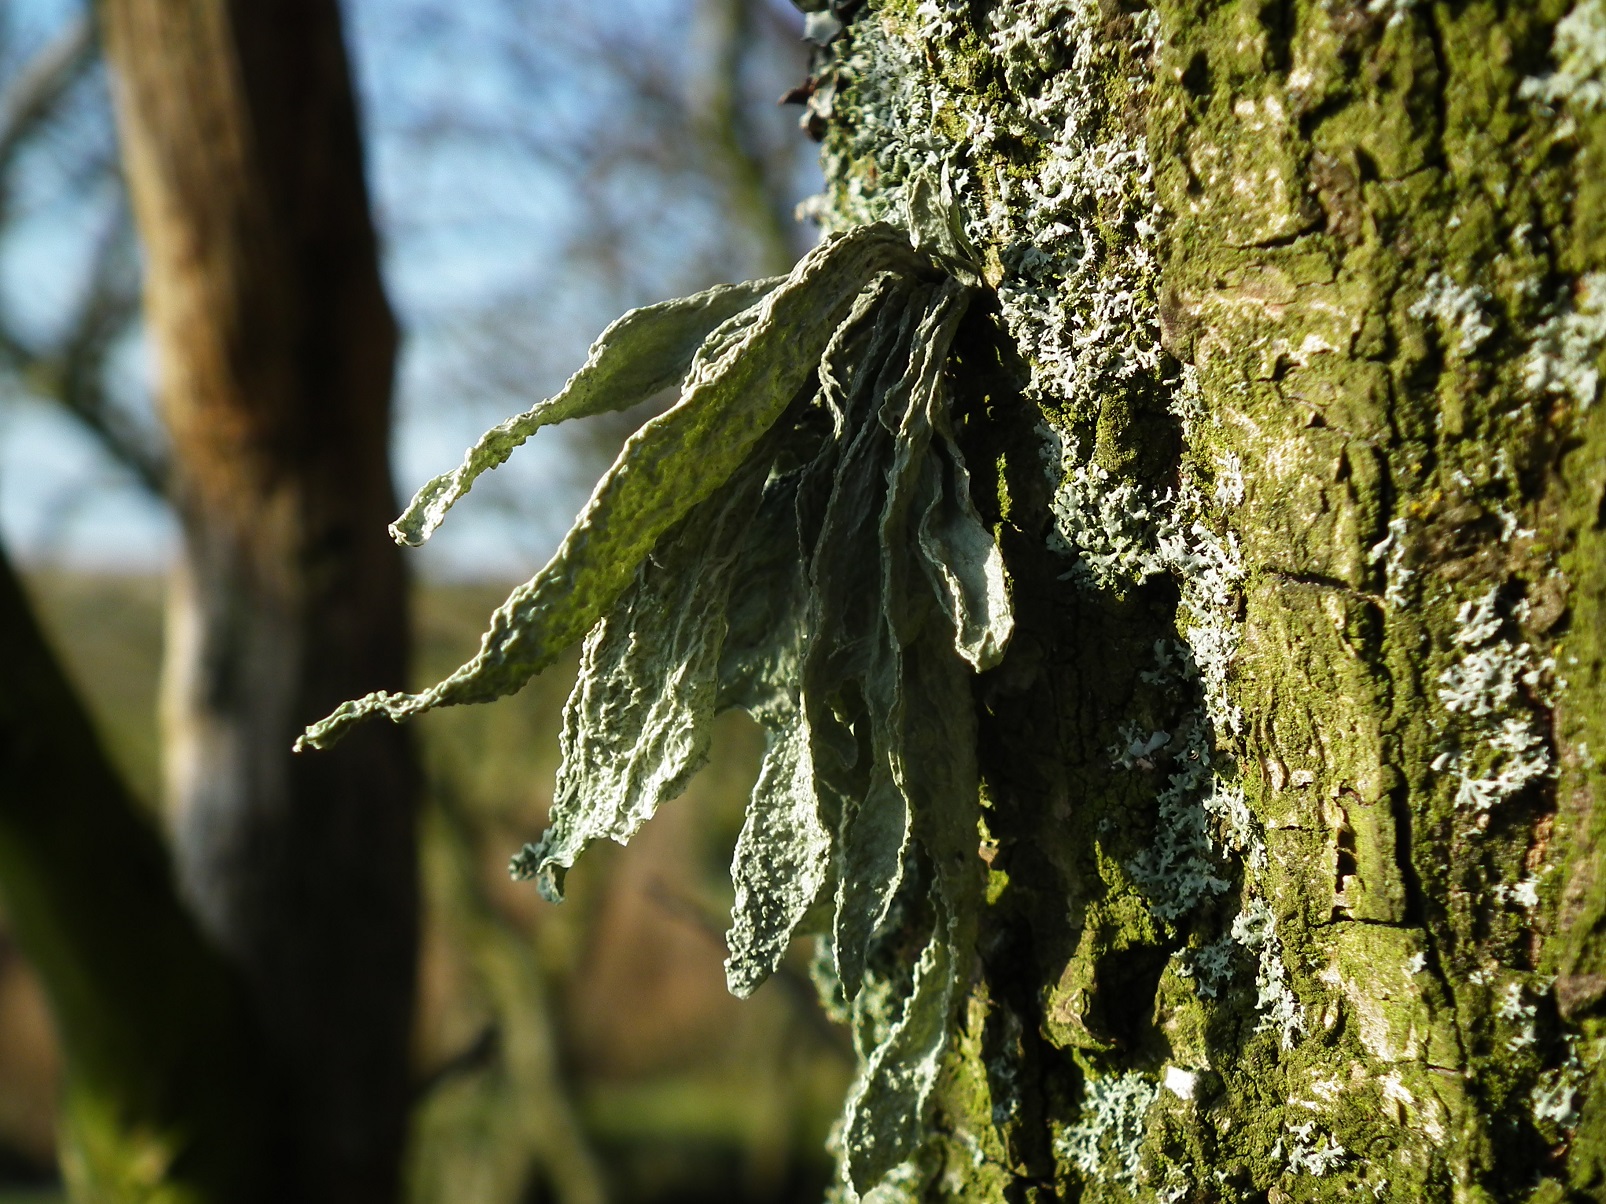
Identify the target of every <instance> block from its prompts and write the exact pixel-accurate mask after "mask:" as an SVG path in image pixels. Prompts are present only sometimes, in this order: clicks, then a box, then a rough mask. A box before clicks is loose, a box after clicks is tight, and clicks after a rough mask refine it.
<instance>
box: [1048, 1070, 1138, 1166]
mask: <svg viewBox="0 0 1606 1204" xmlns="http://www.w3.org/2000/svg"><path fill="white" fill-rule="evenodd" d="M1159 1096H1160V1088H1159V1087H1158V1086H1157V1085H1156V1084H1155V1083H1153V1082H1151V1081H1150V1080H1149V1079H1148V1078H1146V1077H1145V1076H1143V1075H1141V1074H1138V1073H1137V1072H1135V1071H1134V1072H1132V1073H1129V1074H1118V1075H1105V1076H1104V1077H1102V1078H1096V1079H1090V1080H1088V1082H1087V1084H1086V1086H1085V1087H1084V1088H1083V1090H1082V1114H1081V1118H1080V1119H1079V1120H1078V1121H1077V1123H1076V1124H1074V1125H1072V1126H1070V1127H1069V1128H1067V1129H1065V1130H1064V1132H1062V1133H1061V1134H1060V1135H1059V1137H1058V1138H1056V1139H1055V1142H1054V1151H1055V1153H1057V1154H1058V1155H1059V1156H1060V1157H1061V1158H1064V1159H1066V1160H1067V1161H1069V1162H1070V1163H1071V1164H1072V1165H1073V1166H1075V1167H1076V1169H1077V1170H1078V1171H1080V1172H1081V1173H1082V1174H1083V1175H1085V1176H1087V1177H1088V1178H1090V1179H1096V1178H1102V1177H1104V1176H1109V1177H1110V1178H1113V1179H1115V1180H1117V1181H1118V1182H1121V1183H1124V1184H1126V1185H1127V1186H1128V1187H1135V1186H1136V1185H1137V1182H1138V1172H1139V1171H1140V1170H1142V1168H1143V1139H1144V1130H1145V1124H1144V1122H1145V1120H1146V1118H1147V1117H1148V1114H1149V1109H1150V1108H1152V1107H1153V1106H1154V1102H1155V1100H1157V1099H1158V1098H1159Z"/></svg>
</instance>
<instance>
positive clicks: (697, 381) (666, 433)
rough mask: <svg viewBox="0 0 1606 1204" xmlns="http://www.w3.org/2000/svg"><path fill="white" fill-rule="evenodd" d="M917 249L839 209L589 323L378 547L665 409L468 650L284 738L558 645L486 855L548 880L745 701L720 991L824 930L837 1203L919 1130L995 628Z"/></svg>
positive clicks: (978, 867) (959, 954)
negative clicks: (800, 937) (791, 240)
mask: <svg viewBox="0 0 1606 1204" xmlns="http://www.w3.org/2000/svg"><path fill="white" fill-rule="evenodd" d="M911 206H912V210H913V216H912V218H911V221H912V223H913V224H915V225H917V226H921V227H927V226H929V225H930V223H931V221H933V220H935V221H937V222H938V223H939V224H940V223H941V221H942V218H941V214H940V205H939V204H938V203H937V201H936V200H935V198H934V196H926V195H925V194H921V195H913V196H911ZM946 241H947V239H946V233H945V232H944V231H942V230H940V229H939V230H937V231H936V232H935V233H934V234H933V237H932V245H933V248H934V250H933V252H932V253H930V254H928V253H923V252H919V251H916V250H915V249H914V248H913V247H911V245H910V241H909V237H908V235H907V234H905V233H904V232H902V231H900V230H898V229H896V228H894V227H892V226H889V225H886V224H880V223H875V224H870V225H866V226H862V227H859V228H856V229H854V230H850V231H847V232H845V233H840V234H837V235H835V236H832V237H829V238H827V239H826V240H825V241H824V242H823V243H822V244H821V245H820V246H819V247H817V248H816V249H815V250H814V251H812V252H810V253H809V254H808V255H807V256H806V257H805V258H804V259H803V260H802V261H801V262H800V263H799V264H798V266H797V268H796V269H795V270H794V271H793V272H792V273H791V274H790V275H789V276H787V277H785V278H781V279H776V280H766V281H757V282H754V283H752V284H747V285H738V286H726V287H721V288H716V289H713V290H710V291H708V292H706V293H701V294H698V295H697V296H695V297H691V298H687V299H685V300H683V301H675V302H669V303H667V304H664V305H659V306H652V307H648V308H646V309H642V310H636V311H633V312H631V313H630V314H627V315H626V316H625V317H623V318H621V319H620V320H619V321H618V322H616V323H615V324H614V325H613V326H611V327H609V329H608V330H607V331H606V332H605V333H604V334H603V335H602V336H601V337H600V338H599V340H598V341H597V343H596V345H595V346H594V347H593V348H592V352H591V356H590V358H589V359H588V361H587V363H586V365H585V366H584V367H583V368H582V369H581V370H580V371H579V372H578V373H576V375H575V376H574V377H573V378H572V379H571V380H570V382H569V383H568V385H567V386H566V387H565V389H564V390H563V391H562V392H561V393H560V394H558V395H557V396H556V397H554V398H552V399H550V400H548V401H546V402H543V403H541V404H540V405H538V406H536V407H535V408H534V409H532V410H530V411H529V412H527V413H526V414H523V415H520V416H519V417H517V418H514V419H512V420H510V421H509V422H507V423H504V424H503V425H501V426H499V427H497V428H495V429H494V430H492V431H490V432H489V433H488V434H487V435H486V436H485V437H484V438H483V439H482V440H481V441H480V443H479V444H478V445H477V446H476V447H474V448H473V449H471V450H470V452H469V454H468V457H467V458H466V460H465V461H464V463H463V465H462V467H461V468H459V469H458V470H457V471H456V472H454V473H451V474H449V475H447V476H443V477H440V478H437V479H436V480H434V481H432V482H430V483H429V484H428V485H426V486H425V487H424V489H423V490H422V491H420V493H419V495H418V497H417V498H416V499H415V501H414V502H413V504H412V506H411V507H410V508H409V509H408V511H407V513H406V514H404V515H403V516H402V518H401V519H400V520H398V522H397V523H396V525H395V527H394V528H393V530H394V532H395V534H396V535H397V537H398V539H400V540H402V541H404V542H409V543H417V542H421V541H422V540H423V539H424V538H426V537H427V536H428V535H429V533H430V532H431V531H432V530H433V529H434V528H435V526H436V525H438V524H439V522H440V521H441V519H442V518H443V517H444V515H445V512H446V510H447V508H448V507H450V506H451V505H452V503H453V502H455V501H456V500H457V499H458V498H460V497H461V496H462V495H463V494H464V493H465V492H467V490H468V489H469V488H470V486H471V485H472V482H473V480H474V478H475V477H476V476H477V475H479V473H481V472H483V471H485V470H486V469H487V468H491V467H494V466H495V465H496V464H499V463H501V462H502V461H503V460H505V459H506V457H507V456H508V455H509V454H510V453H511V451H512V450H513V448H514V447H516V446H517V445H518V444H519V443H520V442H522V441H523V439H524V438H526V437H527V436H528V435H529V434H530V433H531V432H532V431H533V430H535V429H536V428H537V427H539V426H542V425H544V424H546V423H549V422H555V421H559V420H562V419H564V418H569V417H576V416H580V415H583V414H588V413H596V412H599V411H602V410H617V409H624V408H627V407H629V406H631V405H635V404H637V403H638V402H640V401H642V400H644V399H645V398H647V397H650V396H651V395H652V394H653V393H655V392H657V391H658V390H659V389H661V388H663V387H665V386H666V385H671V384H674V383H676V382H677V381H678V382H679V383H680V400H679V402H678V403H677V404H675V405H674V406H673V407H672V408H671V409H669V410H668V411H667V412H666V413H664V414H663V415H661V416H660V417H658V418H655V419H653V420H652V421H650V422H649V423H647V424H646V425H645V426H644V427H643V428H642V429H641V430H640V431H639V432H637V434H636V435H635V436H633V437H632V438H631V439H630V440H629V442H628V443H627V444H626V445H625V448H624V450H623V451H622V452H621V453H620V455H619V458H618V460H617V461H616V462H615V464H614V465H613V467H612V468H611V469H610V470H609V472H608V473H607V475H606V476H604V477H603V479H602V481H601V482H600V483H599V484H598V486H597V488H596V491H595V493H594V494H593V496H592V498H591V501H590V502H589V503H588V504H587V506H586V508H585V510H584V511H583V512H582V514H581V515H580V517H579V519H578V520H577V522H576V523H575V526H574V528H573V530H571V531H570V533H569V535H568V536H567V538H566V539H565V540H564V542H563V545H562V547H561V548H560V549H559V551H558V553H557V554H556V555H555V556H554V557H553V559H552V561H551V562H550V563H549V564H548V565H547V566H546V567H545V568H544V569H543V570H542V571H541V572H540V573H539V574H538V575H537V576H536V577H535V578H534V579H533V580H532V581H530V582H529V583H528V584H526V585H524V586H522V587H520V588H519V589H518V590H516V591H515V592H514V593H513V595H512V596H511V597H510V598H509V599H508V601H507V602H506V604H504V606H503V607H502V608H501V609H500V610H499V611H498V612H497V614H496V616H495V618H494V619H493V623H492V627H491V630H490V631H489V632H488V633H487V634H486V636H485V638H484V641H483V643H482V646H481V648H480V651H479V654H478V655H477V656H475V657H474V659H473V660H471V661H470V662H468V663H467V664H465V665H464V666H463V667H462V668H460V669H458V670H457V671H456V672H455V673H453V674H452V675H451V676H450V677H448V678H447V679H446V680H445V681H443V682H442V683H440V684H439V685H437V686H435V687H434V688H433V689H431V690H428V691H426V692H424V693H422V694H418V695H394V694H373V695H370V696H368V697H367V698H364V699H362V700H360V701H357V702H354V703H347V704H345V705H343V706H342V707H341V708H340V709H339V710H337V711H336V712H335V713H334V714H333V715H331V716H330V717H329V718H328V719H326V720H324V721H323V722H322V723H319V724H317V725H315V726H314V727H312V728H310V729H308V731H307V733H306V735H305V736H304V737H303V743H304V744H306V745H309V746H312V747H319V746H322V745H324V744H327V743H328V742H330V741H331V740H333V739H335V738H338V736H339V735H340V734H341V733H342V732H343V731H344V730H345V729H346V728H347V727H348V726H349V725H351V724H352V723H354V722H357V721H358V720H360V719H362V718H363V717H364V716H367V715H372V714H385V715H388V716H390V717H391V718H393V719H403V718H406V717H408V716H410V715H414V714H417V713H419V712H422V711H426V710H429V709H431V708H433V707H436V706H442V705H447V704H451V703H459V702H473V701H481V700H485V699H490V698H494V697H497V696H499V695H503V694H507V693H510V692H512V691H514V690H516V689H518V688H519V687H520V686H521V685H523V684H524V682H525V681H527V680H528V679H529V677H530V676H531V675H532V674H534V673H535V672H537V671H538V670H539V669H541V668H542V667H544V666H545V665H547V664H550V663H551V662H552V661H553V660H554V659H555V658H556V656H557V655H558V654H559V653H560V652H561V651H562V650H563V648H564V647H565V646H567V645H568V644H570V643H572V642H573V641H574V640H576V639H578V638H580V637H581V636H584V639H585V642H584V651H583V653H582V655H581V662H580V674H579V680H578V681H577V683H576V684H575V687H574V691H573V693H572V695H571V696H570V699H569V702H568V705H567V707H566V709H565V713H564V727H563V736H562V753H563V760H562V765H561V767H560V768H559V770H558V783H557V790H556V794H555V799H554V803H553V807H552V813H551V827H550V828H549V829H548V831H547V832H546V834H545V835H544V836H543V837H542V839H541V840H540V841H539V842H538V843H537V844H534V845H528V846H526V847H525V848H524V849H523V850H522V851H521V852H520V853H519V854H518V855H517V856H516V857H515V858H514V859H513V872H514V873H515V875H516V876H518V877H524V878H533V879H534V880H535V881H536V884H537V886H538V887H539V889H540V890H541V893H542V894H543V895H544V896H545V897H546V898H548V899H551V900H554V901H556V900H558V899H560V898H561V897H562V891H563V878H564V874H565V872H566V871H567V870H568V869H569V867H571V866H572V865H573V864H574V862H575V860H576V858H577V857H578V856H579V855H580V853H581V852H582V851H583V850H584V849H585V847H586V846H587V845H588V844H590V843H591V842H592V841H594V840H598V839H601V838H603V837H607V838H609V839H612V840H615V841H618V842H620V843H623V842H625V841H627V840H629V839H630V837H631V836H632V835H633V834H634V833H635V832H636V831H637V830H638V829H639V828H640V827H641V825H642V824H643V823H645V822H646V820H647V819H648V818H649V817H650V816H651V815H652V814H653V812H654V811H655V810H656V809H657V807H658V806H659V805H660V804H661V803H663V802H665V801H666V800H668V799H670V798H673V797H674V796H676V795H677V794H679V793H680V792H681V791H682V790H684V788H685V786H686V784H687V782H688V780H689V779H690V778H691V776H692V774H693V773H695V772H696V770H697V769H698V768H699V766H701V765H702V763H703V762H704V761H705V759H706V757H707V754H708V748H709V743H710V739H711V734H712V728H713V721H714V718H715V716H716V715H717V714H719V713H720V712H721V711H723V710H726V709H729V708H732V707H738V708H741V709H742V710H745V711H746V712H747V713H748V714H750V715H751V716H752V717H753V718H754V719H756V720H757V721H758V722H759V723H760V724H761V725H762V726H763V727H764V729H765V731H766V733H767V736H768V747H767V752H766V754H765V757H764V761H763V765H762V767H761V769H760V773H759V779H758V783H757V785H756V786H755V788H754V791H753V796H752V800H751V802H750V805H749V807H748V812H747V818H746V823H745V825H744V827H743V829H742V832H741V835H740V837H739V839H738V842H737V846H736V853H735V858H734V861H733V864H732V870H731V872H732V876H733V878H734V880H735V886H736V904H735V908H734V911H733V915H732V926H731V931H730V936H729V949H730V956H729V959H728V960H727V962H726V972H727V978H728V981H729V985H730V988H731V990H732V991H734V992H735V993H736V994H738V995H747V994H749V993H751V992H752V991H753V990H754V989H755V988H756V987H757V986H758V985H759V984H760V983H762V982H763V981H764V979H765V978H767V977H768V976H769V975H770V974H771V973H772V972H773V971H774V969H775V967H776V965H777V964H778V963H779V961H780V959H781V957H782V955H783V954H784V953H785V951H786V949H787V946H788V945H789V943H790V942H791V940H792V938H793V937H794V936H795V935H796V934H798V933H799V932H801V931H825V932H827V933H828V934H829V938H830V948H831V951H832V964H831V966H830V970H829V973H830V977H831V978H832V979H833V980H834V981H833V983H832V989H833V990H834V991H836V992H837V993H839V995H840V997H841V1000H842V1001H843V1003H844V1004H845V1005H846V1010H847V1016H848V1019H849V1021H850V1024H851V1027H852V1031H853V1037H854V1041H855V1045H856V1047H857V1050H858V1053H859V1061H860V1071H859V1075H858V1078H857V1081H856V1083H855V1085H854V1086H853V1088H852V1090H851V1091H850V1093H849V1096H848V1100H847V1104H846V1110H845V1114H844V1117H843V1121H842V1125H841V1127H840V1133H839V1137H838V1143H839V1147H840V1152H841V1155H842V1159H843V1164H844V1170H845V1175H846V1179H847V1182H848V1184H850V1185H851V1189H852V1190H853V1191H854V1192H856V1193H860V1194H862V1193H868V1192H871V1191H872V1190H873V1189H875V1188H876V1187H877V1185H878V1184H880V1183H882V1182H883V1180H888V1179H889V1177H890V1179H891V1180H893V1181H896V1180H898V1179H899V1178H900V1177H906V1176H907V1175H908V1174H909V1173H910V1172H909V1171H908V1169H907V1168H904V1169H902V1170H900V1167H902V1165H903V1164H904V1163H906V1162H907V1161H908V1160H909V1159H910V1158H911V1156H912V1155H913V1154H914V1153H915V1151H916V1150H917V1148H918V1147H919V1145H920V1143H921V1140H922V1138H923V1137H924V1132H925V1128H924V1126H925V1122H926V1111H927V1103H928V1098H929V1096H930V1094H931V1089H932V1084H933V1082H934V1081H935V1078H936V1074H937V1070H938V1066H939V1063H940V1058H941V1054H942V1052H943V1049H944V1047H945V1044H946V1042H947V1039H948V1032H949V1024H950V1017H951V1013H952V1012H953V1009H954V1006H955V1003H956V1001H957V999H958V997H959V994H960V990H961V983H960V975H961V973H962V970H963V968H964V967H965V966H966V965H967V964H968V958H969V957H970V949H971V947H972V944H973V929H974V923H975V910H976V907H977V905H978V901H979V898H980V894H981V887H982V877H983V867H982V863H981V861H980V860H979V859H978V857H977V855H976V839H977V838H976V832H977V821H978V781H977V775H978V771H977V765H976V733H975V717H974V713H973V705H974V704H973V702H972V700H971V692H970V679H971V676H972V674H973V673H974V672H976V671H979V670H982V669H986V668H989V667H992V666H993V665H996V664H997V663H998V661H999V659H1000V658H1001V657H1002V655H1003V652H1004V650H1005V647H1006V645H1007V644H1008V642H1009V639H1010V634H1011V631H1012V627H1013V618H1012V614H1011V606H1010V599H1009V591H1008V585H1007V582H1006V580H1005V576H1004V568H1003V561H1002V557H1001V555H1000V553H999V549H998V546H997V544H996V543H995V542H994V538H993V535H992V533H991V532H990V531H989V530H988V529H987V527H986V526H984V525H983V523H982V521H981V519H980V517H979V516H978V514H977V511H976V509H975V507H974V505H973V504H972V501H971V496H970V479H969V473H968V471H967V468H966V464H965V459H964V456H963V455H962V454H961V452H960V449H959V446H958V444H957V442H956V441H955V437H954V430H953V426H952V423H951V420H950V414H949V394H948V389H947V384H946V381H945V372H946V370H947V367H948V361H949V353H950V348H951V346H952V343H953V340H954V335H955V332H956V330H957V328H958V326H959V323H960V321H961V319H962V318H963V317H964V315H965V312H966V308H967V306H968V304H969V300H970V294H971V288H970V286H969V285H967V284H965V283H962V282H961V280H959V279H956V278H955V276H954V275H953V274H951V273H953V272H958V273H959V274H960V275H968V273H967V272H966V270H965V269H964V268H963V267H962V266H961V265H960V264H959V262H958V261H956V260H953V259H951V258H948V257H947V256H946V255H945V254H944V252H943V247H944V245H945V243H946ZM933 255H935V256H936V257H937V258H933ZM938 259H941V260H943V262H944V263H946V270H945V269H944V268H943V267H939V266H938ZM895 914H896V915H897V916H899V917H900V918H901V919H902V921H903V922H902V923H901V924H900V925H899V926H900V927H904V928H907V925H908V924H909V923H914V924H915V925H917V926H918V927H920V928H921V929H922V930H923V931H924V933H925V937H924V939H923V941H921V942H920V944H919V946H918V947H917V948H916V949H915V950H914V951H913V952H912V953H910V954H908V955H900V954H898V953H896V952H895V951H888V950H884V949H880V948H879V947H878V941H877V936H878V933H880V932H881V931H882V930H883V928H884V927H885V926H886V925H887V922H888V920H889V917H891V916H893V915H895Z"/></svg>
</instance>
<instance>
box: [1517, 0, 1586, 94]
mask: <svg viewBox="0 0 1606 1204" xmlns="http://www.w3.org/2000/svg"><path fill="white" fill-rule="evenodd" d="M1554 38H1555V40H1554V41H1553V43H1552V44H1551V51H1550V57H1551V59H1552V61H1554V62H1555V64H1556V69H1555V70H1554V71H1553V72H1551V73H1550V74H1549V75H1541V76H1536V77H1533V78H1530V79H1525V80H1523V81H1522V85H1521V88H1520V89H1519V94H1520V95H1522V96H1524V97H1527V98H1529V99H1533V100H1542V101H1545V102H1547V103H1549V104H1563V103H1565V104H1567V105H1569V106H1571V107H1572V108H1574V109H1577V110H1578V111H1579V112H1582V113H1591V112H1599V111H1600V110H1602V109H1606V4H1602V3H1601V0H1578V3H1577V4H1574V5H1573V8H1572V11H1571V12H1569V13H1568V14H1567V15H1566V16H1565V17H1563V18H1562V19H1561V20H1560V21H1558V22H1557V23H1556V31H1555V35H1554Z"/></svg>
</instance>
